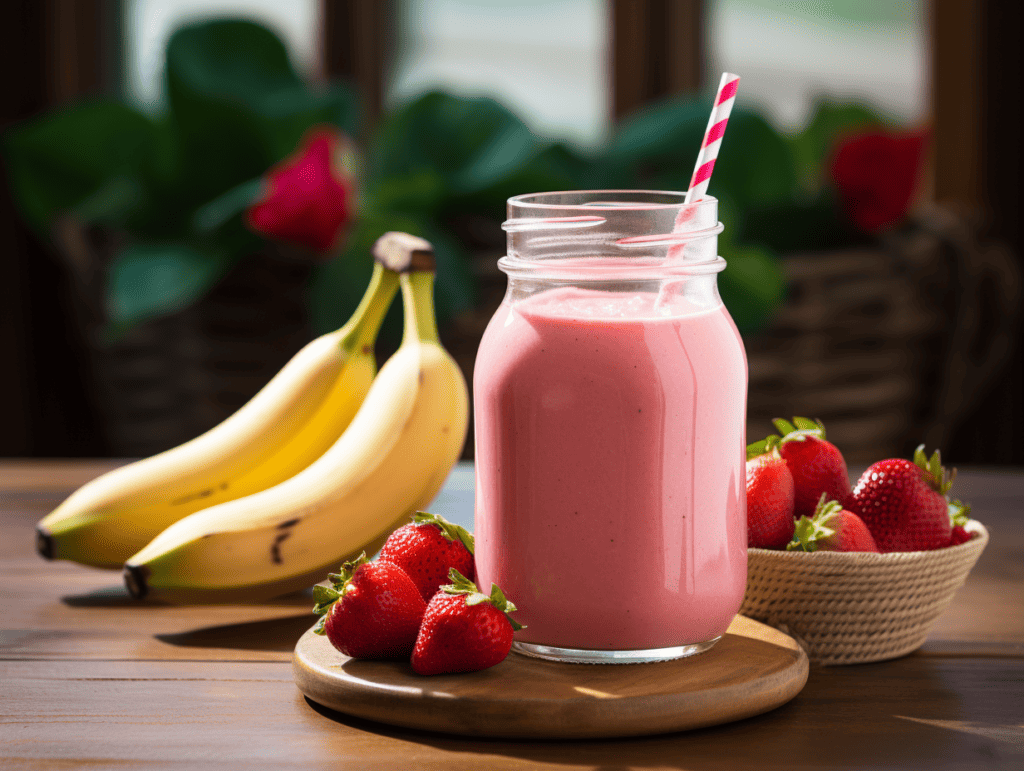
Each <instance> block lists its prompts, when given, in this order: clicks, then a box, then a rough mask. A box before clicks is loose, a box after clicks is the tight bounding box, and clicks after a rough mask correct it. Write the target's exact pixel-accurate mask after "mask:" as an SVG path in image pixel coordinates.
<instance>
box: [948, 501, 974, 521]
mask: <svg viewBox="0 0 1024 771" xmlns="http://www.w3.org/2000/svg"><path fill="white" fill-rule="evenodd" d="M947 511H948V513H949V521H950V524H952V525H953V526H954V527H955V526H957V525H959V526H960V527H964V526H966V525H967V523H968V522H969V521H970V519H971V504H969V503H961V502H960V501H950V502H949V504H948V505H947Z"/></svg>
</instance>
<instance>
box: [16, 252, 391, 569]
mask: <svg viewBox="0 0 1024 771" xmlns="http://www.w3.org/2000/svg"><path fill="white" fill-rule="evenodd" d="M398 284H399V281H398V274H397V273H396V272H394V271H392V270H389V269H387V268H386V267H385V266H384V265H383V264H382V263H380V262H379V261H378V262H375V263H374V272H373V275H372V277H371V280H370V285H369V287H368V288H367V291H366V294H365V295H364V296H363V299H362V301H361V302H360V304H359V307H358V308H357V309H356V311H355V313H354V314H353V316H352V318H351V319H350V320H349V322H348V323H347V324H345V326H343V327H342V328H341V329H338V330H335V331H334V332H331V333H328V334H326V335H323V336H321V337H318V338H317V339H315V340H313V341H312V342H310V343H308V344H307V345H306V346H305V347H304V348H302V350H300V351H299V352H298V353H297V354H295V356H293V357H292V359H291V360H290V361H289V362H288V363H287V364H286V365H285V366H284V367H283V368H282V369H281V371H280V372H278V373H277V374H276V375H275V376H274V377H273V379H271V380H270V382H269V383H267V385H266V386H264V387H263V388H262V389H261V390H260V391H259V393H257V394H256V395H255V396H254V397H253V398H252V399H250V400H249V401H248V402H247V403H246V404H244V405H243V406H242V407H240V408H239V409H238V410H237V411H236V412H235V413H234V414H232V415H231V416H230V417H228V418H227V419H226V420H224V421H223V422H222V423H220V424H219V425H217V426H215V427H213V428H211V429H210V430H209V431H207V432H206V433H204V434H202V435H201V436H198V437H196V438H195V439H192V440H191V441H188V442H185V443H184V444H182V445H179V446H178V447H175V448H172V449H170V450H167V451H165V452H162V453H160V454H158V455H154V456H153V457H151V458H146V459H144V460H140V461H137V462H135V463H131V464H129V465H126V466H122V467H120V468H117V469H115V470H113V471H111V472H109V473H107V474H104V475H103V476H100V477H98V478H96V479H94V480H92V481H91V482H89V483H87V484H85V485H84V486H82V487H81V488H79V489H78V490H77V491H76V492H74V493H73V494H72V495H71V496H70V497H69V498H67V500H65V501H64V502H63V503H62V504H61V505H60V506H58V507H57V508H56V509H55V510H54V511H53V512H51V513H50V514H49V515H48V516H46V517H44V518H43V519H42V520H41V521H40V522H39V524H38V526H37V528H36V545H37V548H38V550H39V552H40V554H42V555H43V556H44V557H46V558H48V559H67V560H74V561H76V562H81V563H83V564H86V565H93V566H95V567H103V568H121V567H123V565H124V562H125V560H126V559H128V558H129V557H130V556H131V555H133V554H135V553H136V552H137V551H139V549H141V548H142V547H143V546H145V545H146V544H147V543H149V542H150V541H151V540H152V539H153V538H154V537H155V536H157V535H158V534H159V533H160V532H162V531H163V530H164V529H166V528H167V527H168V526H169V525H171V524H172V523H174V522H176V521H178V520H180V519H183V518H184V517H186V516H188V515H190V514H192V513H194V512H196V511H199V510H201V509H205V508H208V507H209V506H212V505H214V504H217V503H221V502H225V501H231V500H235V499H238V498H242V497H245V496H248V495H251V494H253V493H256V492H259V491H260V490H265V489H267V488H269V487H273V486H274V485H276V484H278V483H280V482H283V481H284V480H286V479H288V478H290V477H292V476H294V475H295V474H297V473H298V472H300V471H301V470H302V469H304V468H306V467H307V466H309V465H310V464H311V463H312V462H313V461H315V460H316V459H317V458H318V457H320V456H321V455H322V454H323V453H324V452H325V451H326V450H327V449H328V448H329V447H330V446H331V444H333V442H334V441H335V440H336V439H337V438H338V437H339V436H341V435H342V433H343V432H344V430H345V428H346V427H347V426H348V425H349V423H350V422H351V421H352V419H353V417H354V416H355V415H356V413H357V411H358V409H359V406H360V405H361V404H362V402H363V399H364V398H365V396H366V394H367V393H368V392H369V390H370V386H371V384H372V381H373V377H374V374H375V373H376V361H375V359H374V354H373V346H374V342H375V340H376V338H377V333H378V331H379V330H380V325H381V322H382V321H383V319H384V314H385V313H386V311H387V309H388V306H389V305H390V304H391V300H392V298H393V297H394V295H395V293H396V292H397V291H398Z"/></svg>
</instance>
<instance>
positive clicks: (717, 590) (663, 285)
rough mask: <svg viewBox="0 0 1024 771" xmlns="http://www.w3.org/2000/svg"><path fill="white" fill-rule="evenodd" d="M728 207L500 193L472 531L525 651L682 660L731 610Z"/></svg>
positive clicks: (737, 361)
mask: <svg viewBox="0 0 1024 771" xmlns="http://www.w3.org/2000/svg"><path fill="white" fill-rule="evenodd" d="M717 206H718V202H717V201H716V200H715V199H713V198H705V199H704V200H702V201H700V202H698V203H696V204H690V205H685V206H684V204H683V194H682V193H669V192H652V191H578V192H568V193H541V194H535V195H523V196H517V197H515V198H511V199H509V202H508V213H509V219H508V221H507V222H506V223H505V224H504V226H503V227H504V228H505V230H506V231H507V233H508V254H507V255H506V256H505V257H503V258H501V259H500V260H499V261H498V265H499V266H500V267H501V269H502V270H503V271H504V272H505V273H506V274H508V289H507V292H506V295H505V298H504V300H503V302H502V305H501V307H500V308H499V309H498V311H497V313H496V314H495V315H494V317H493V318H492V319H491V321H490V324H489V325H488V327H487V330H486V332H485V333H484V336H483V339H482V341H481V343H480V349H479V351H478V354H477V359H476V367H475V370H474V385H473V397H474V411H475V426H476V433H475V442H476V511H475V516H476V523H475V530H476V564H477V575H478V580H479V584H480V586H482V587H489V586H490V584H491V583H492V582H494V583H496V584H498V585H499V586H500V587H501V588H502V589H503V590H504V591H505V593H506V594H507V595H508V597H509V598H510V599H511V600H512V601H513V602H514V603H515V604H516V606H517V607H518V609H519V612H518V613H517V614H516V618H517V620H518V621H520V622H521V623H523V624H525V625H526V628H525V629H523V630H522V631H520V632H517V633H516V640H515V643H514V649H515V650H517V651H519V652H520V653H524V654H527V655H532V656H538V657H540V658H547V659H553V660H558V661H571V662H590V663H614V662H641V661H661V660H667V659H672V658H679V657H682V656H688V655H692V654H695V653H699V652H701V651H704V650H707V649H708V648H710V647H711V646H712V645H713V644H714V643H715V641H717V640H718V639H719V638H720V637H721V636H722V635H723V634H724V633H725V630H726V627H728V625H729V623H730V621H731V620H732V618H733V616H734V615H735V614H736V612H737V611H738V610H739V607H740V603H741V602H742V599H743V592H744V588H745V584H746V571H747V536H746V487H745V459H746V455H745V445H746V440H745V415H746V395H747V368H746V356H745V354H744V351H743V344H742V341H741V340H740V336H739V334H738V332H737V331H736V327H735V325H734V324H733V321H732V319H731V317H730V316H729V313H728V312H727V311H726V309H725V306H723V305H722V301H721V299H720V297H719V295H718V290H717V286H716V276H717V274H718V272H719V271H721V270H722V269H723V268H724V267H725V261H724V260H723V259H722V258H721V257H719V256H718V255H717V236H718V233H720V232H721V231H722V226H721V224H720V223H719V222H718V219H717V216H718V215H717Z"/></svg>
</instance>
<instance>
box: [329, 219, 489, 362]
mask: <svg viewBox="0 0 1024 771" xmlns="http://www.w3.org/2000/svg"><path fill="white" fill-rule="evenodd" d="M389 230H399V231H403V232H406V233H411V234H412V235H414V236H420V237H421V238H426V239H427V240H428V241H430V242H431V244H433V246H434V257H435V260H436V262H437V279H436V282H435V285H434V305H435V308H436V311H437V319H438V322H439V323H443V322H445V321H447V320H448V319H450V318H452V317H453V316H455V315H456V314H457V313H459V312H461V311H463V310H466V309H467V308H470V307H472V306H473V303H474V301H475V297H476V292H475V280H474V278H473V275H472V273H471V271H470V267H469V258H468V256H467V255H466V253H465V251H464V250H463V249H462V247H461V246H460V244H459V243H458V241H456V240H455V239H454V238H452V236H451V235H449V234H448V233H447V231H445V230H444V229H442V227H441V226H440V225H438V224H436V223H435V222H433V221H431V220H427V219H426V218H425V217H424V218H418V217H415V216H413V215H409V214H403V213H376V212H374V213H367V214H365V215H364V216H363V217H361V218H360V219H359V220H358V222H357V223H356V225H355V228H354V230H353V232H352V233H351V234H350V236H349V239H348V241H347V242H346V245H345V247H344V249H343V250H342V252H341V253H340V254H339V255H338V256H337V257H335V258H334V259H333V260H331V261H330V262H327V263H324V264H323V265H320V266H318V267H317V269H316V270H315V271H314V273H313V277H312V279H311V283H310V294H309V303H310V319H311V321H312V323H313V328H314V330H316V331H317V333H318V334H323V333H325V332H329V331H331V330H333V329H337V328H338V327H340V326H342V325H343V324H344V323H345V322H346V321H347V320H348V318H349V317H350V316H351V315H352V312H353V311H354V310H355V308H356V305H358V303H359V300H360V298H362V296H363V292H364V291H365V289H366V285H367V283H368V282H369V280H370V274H371V273H372V272H373V257H372V255H371V249H372V247H373V244H374V242H375V241H376V240H377V239H378V238H379V237H380V236H382V235H383V234H384V233H386V232H387V231H389ZM401 334H402V304H401V303H395V304H394V305H393V306H392V307H391V309H390V310H389V311H388V315H387V316H386V318H385V320H384V324H383V326H382V327H381V333H380V337H381V339H383V340H388V341H391V342H394V341H397V340H398V339H399V338H400V337H401Z"/></svg>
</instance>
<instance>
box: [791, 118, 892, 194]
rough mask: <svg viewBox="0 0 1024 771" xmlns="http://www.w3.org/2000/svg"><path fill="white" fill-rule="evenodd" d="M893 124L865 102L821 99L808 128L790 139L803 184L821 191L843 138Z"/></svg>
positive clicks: (810, 188)
mask: <svg viewBox="0 0 1024 771" xmlns="http://www.w3.org/2000/svg"><path fill="white" fill-rule="evenodd" d="M892 125H893V124H892V122H891V121H889V120H887V119H885V118H883V117H882V116H881V115H879V114H878V113H876V112H875V111H874V110H872V109H871V108H869V107H867V106H866V105H863V104H856V103H849V102H847V103H837V102H833V101H830V100H825V99H822V100H820V101H819V102H818V103H817V105H816V107H815V108H814V110H813V115H812V117H811V119H810V121H808V124H807V127H806V128H805V129H804V130H803V131H801V132H800V133H799V134H796V135H794V136H793V137H791V138H790V140H789V141H790V145H791V147H792V149H793V157H794V160H795V163H796V166H797V170H798V174H799V176H800V180H801V183H802V184H803V186H804V187H805V188H807V189H808V190H817V189H818V188H819V187H820V186H821V184H822V182H823V181H824V178H825V176H826V168H825V167H826V164H827V163H828V161H829V157H830V156H831V154H832V151H833V149H834V148H835V145H836V142H837V141H840V140H841V139H843V137H845V136H847V135H849V134H851V133H854V132H859V131H864V130H869V129H875V128H888V127H891V126H892Z"/></svg>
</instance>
